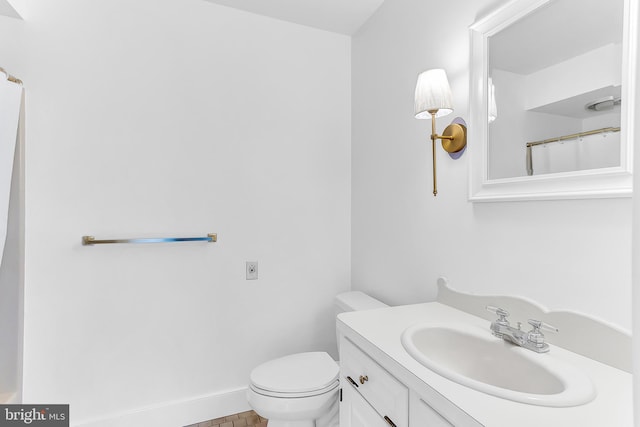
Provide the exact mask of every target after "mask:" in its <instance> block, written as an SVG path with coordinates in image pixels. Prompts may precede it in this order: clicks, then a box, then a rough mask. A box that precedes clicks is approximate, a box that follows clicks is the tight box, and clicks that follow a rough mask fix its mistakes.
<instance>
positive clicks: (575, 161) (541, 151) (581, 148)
mask: <svg viewBox="0 0 640 427" xmlns="http://www.w3.org/2000/svg"><path fill="white" fill-rule="evenodd" d="M531 155H532V165H533V174H534V175H542V174H547V173H557V172H571V171H579V170H586V169H599V168H607V167H613V166H619V165H620V132H607V133H600V134H596V135H589V136H584V137H582V138H577V139H572V140H568V141H562V142H554V143H551V144H543V145H536V146H534V147H532V150H531Z"/></svg>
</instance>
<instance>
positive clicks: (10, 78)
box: [0, 67, 22, 85]
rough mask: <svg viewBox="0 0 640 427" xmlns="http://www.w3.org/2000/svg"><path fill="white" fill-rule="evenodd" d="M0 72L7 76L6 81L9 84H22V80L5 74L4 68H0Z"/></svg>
mask: <svg viewBox="0 0 640 427" xmlns="http://www.w3.org/2000/svg"><path fill="white" fill-rule="evenodd" d="M0 72H3V73H5V74H6V75H7V80H9V81H10V82H13V83H17V84H19V85H21V84H22V80H20V79H18V78H16V77H13V76H12V75H11V74H9V73H7V72H6V71H5V69H4V68H2V67H0Z"/></svg>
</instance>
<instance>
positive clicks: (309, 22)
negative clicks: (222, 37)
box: [0, 0, 384, 35]
mask: <svg viewBox="0 0 640 427" xmlns="http://www.w3.org/2000/svg"><path fill="white" fill-rule="evenodd" d="M0 1H5V0H0ZM206 1H209V2H211V3H216V4H220V5H223V6H229V7H233V8H235V9H241V10H244V11H247V12H251V13H256V14H258V15H264V16H269V17H271V18H276V19H280V20H283V21H289V22H294V23H296V24H301V25H306V26H308V27H314V28H319V29H321V30H326V31H331V32H334V33H341V34H347V35H352V34H353V33H355V32H356V31H357V30H358V29H359V28H360V27H361V26H362V24H364V23H365V21H366V20H367V19H369V18H370V17H371V15H373V13H374V12H375V11H376V10H377V9H378V7H380V5H381V4H382V3H383V2H384V0H206Z"/></svg>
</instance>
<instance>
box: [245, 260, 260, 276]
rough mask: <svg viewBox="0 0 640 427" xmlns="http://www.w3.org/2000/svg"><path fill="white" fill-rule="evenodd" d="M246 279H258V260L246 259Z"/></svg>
mask: <svg viewBox="0 0 640 427" xmlns="http://www.w3.org/2000/svg"><path fill="white" fill-rule="evenodd" d="M246 264H247V280H258V261H247V263H246Z"/></svg>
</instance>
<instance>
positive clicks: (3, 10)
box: [0, 0, 21, 19]
mask: <svg viewBox="0 0 640 427" xmlns="http://www.w3.org/2000/svg"><path fill="white" fill-rule="evenodd" d="M0 15H3V16H8V17H10V18H18V19H21V18H20V15H18V12H16V10H15V9H14V8H13V6H11V4H10V3H9V2H8V1H7V0H0Z"/></svg>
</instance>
